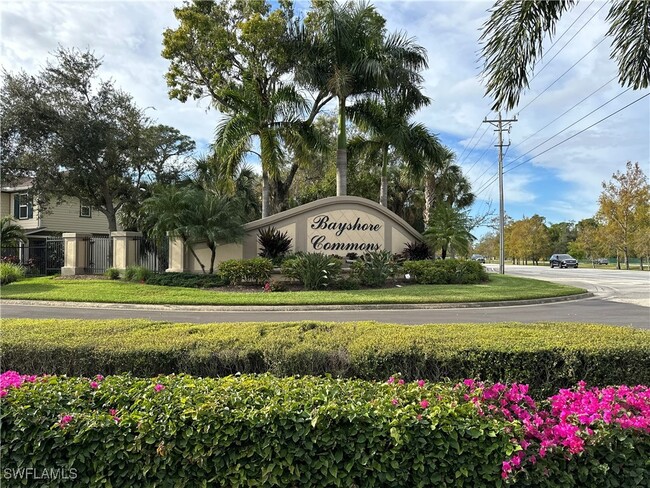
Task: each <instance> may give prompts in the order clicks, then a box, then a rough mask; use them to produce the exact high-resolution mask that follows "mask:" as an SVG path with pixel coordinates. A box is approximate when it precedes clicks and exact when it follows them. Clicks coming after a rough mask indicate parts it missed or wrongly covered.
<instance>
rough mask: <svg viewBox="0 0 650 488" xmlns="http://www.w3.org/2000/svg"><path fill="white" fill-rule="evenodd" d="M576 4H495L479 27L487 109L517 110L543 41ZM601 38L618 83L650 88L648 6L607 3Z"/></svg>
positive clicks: (639, 1) (623, 0) (565, 0)
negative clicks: (609, 40)
mask: <svg viewBox="0 0 650 488" xmlns="http://www.w3.org/2000/svg"><path fill="white" fill-rule="evenodd" d="M577 3H578V1H577V0H558V1H552V2H544V1H539V2H537V1H534V2H532V1H522V0H498V1H497V2H495V4H494V6H493V7H492V9H490V18H489V19H488V20H487V22H486V23H485V24H484V25H483V33H482V35H481V41H482V43H483V50H482V57H483V60H484V63H485V67H484V69H483V75H484V76H485V78H486V91H487V94H488V95H490V96H492V97H493V98H494V106H493V109H495V110H499V109H502V108H504V109H506V110H510V109H512V108H514V107H516V106H517V104H518V102H519V97H520V95H521V93H522V92H523V90H525V89H526V88H528V84H529V77H530V76H531V74H532V72H533V68H534V67H535V63H536V62H537V60H538V59H540V58H541V57H542V44H543V41H544V39H545V38H546V37H547V36H548V37H552V36H553V35H554V34H555V26H556V25H557V22H558V21H559V19H560V18H561V17H562V15H563V14H564V13H565V12H567V11H568V10H570V9H571V8H572V7H574V6H575V5H576V4H577ZM610 3H611V7H610V9H609V14H608V15H607V20H608V21H609V24H610V27H609V30H608V31H607V34H606V35H607V36H609V37H611V38H612V51H611V58H613V59H615V60H616V62H617V63H618V72H619V82H620V83H621V85H623V86H631V87H632V88H634V89H635V90H639V89H643V88H647V87H648V84H649V83H650V2H647V1H645V0H610Z"/></svg>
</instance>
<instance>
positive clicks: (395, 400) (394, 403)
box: [390, 398, 399, 405]
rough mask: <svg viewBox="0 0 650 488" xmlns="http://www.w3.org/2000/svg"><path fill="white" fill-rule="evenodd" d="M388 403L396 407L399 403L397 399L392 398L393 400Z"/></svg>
mask: <svg viewBox="0 0 650 488" xmlns="http://www.w3.org/2000/svg"><path fill="white" fill-rule="evenodd" d="M390 403H392V404H393V405H397V404H398V403H399V400H398V399H397V398H393V399H392V400H391V401H390Z"/></svg>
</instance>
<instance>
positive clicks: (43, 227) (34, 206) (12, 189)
mask: <svg viewBox="0 0 650 488" xmlns="http://www.w3.org/2000/svg"><path fill="white" fill-rule="evenodd" d="M30 189H31V182H30V181H29V180H27V181H25V182H23V183H20V184H16V185H14V186H3V187H2V188H1V191H0V216H1V217H4V216H5V215H11V216H12V217H13V218H14V220H15V221H16V223H18V225H20V226H21V227H22V228H23V229H25V234H26V235H27V237H28V239H29V243H30V244H32V243H35V242H37V241H42V240H43V239H45V238H47V237H51V236H60V235H61V234H62V233H63V232H83V233H86V234H92V235H98V236H99V235H105V236H108V221H107V220H106V217H105V216H104V214H102V213H101V212H98V211H96V210H94V209H92V208H91V207H90V206H88V205H84V204H83V202H81V201H79V199H78V198H74V197H70V198H68V199H67V200H65V201H63V202H61V203H59V204H56V203H55V202H52V204H51V206H49V207H48V209H47V211H41V209H40V208H39V207H38V203H36V199H35V198H34V196H33V195H32V194H31V193H30Z"/></svg>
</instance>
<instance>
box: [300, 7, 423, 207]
mask: <svg viewBox="0 0 650 488" xmlns="http://www.w3.org/2000/svg"><path fill="white" fill-rule="evenodd" d="M384 24H385V20H384V19H383V18H382V17H381V16H380V15H379V14H378V13H377V12H376V10H375V8H374V7H373V6H371V5H369V4H367V3H365V2H357V1H347V2H345V3H342V4H339V3H338V2H334V1H332V2H323V3H322V4H319V5H318V7H317V8H315V9H314V10H312V11H311V12H310V13H309V14H308V15H307V18H306V20H305V30H304V31H303V32H302V39H303V45H304V46H306V47H305V50H306V53H305V54H304V55H303V56H302V57H301V62H300V63H299V66H298V68H297V73H296V79H297V80H298V81H299V82H300V83H302V84H304V85H306V86H307V87H308V88H312V89H314V90H316V91H317V92H318V96H317V98H318V99H322V98H324V97H325V96H326V95H327V96H331V97H334V98H336V99H337V105H338V126H339V134H338V138H337V154H336V194H337V195H339V196H342V195H346V194H347V136H346V122H347V116H346V102H347V100H348V98H351V97H356V96H359V95H364V94H369V93H373V92H377V91H378V90H379V89H382V88H386V87H389V86H412V85H417V84H419V83H420V82H421V76H420V75H419V74H418V72H419V70H421V69H423V68H426V66H427V61H426V54H425V51H424V48H422V47H421V46H418V45H416V44H415V43H414V42H413V41H412V40H411V39H408V38H406V37H405V36H404V35H403V34H401V33H397V34H391V35H389V36H386V34H385V28H384Z"/></svg>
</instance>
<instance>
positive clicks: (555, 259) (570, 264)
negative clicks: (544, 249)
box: [548, 254, 578, 268]
mask: <svg viewBox="0 0 650 488" xmlns="http://www.w3.org/2000/svg"><path fill="white" fill-rule="evenodd" d="M548 261H549V262H550V263H551V268H555V267H556V266H557V267H558V268H577V267H578V260H577V259H574V258H572V257H571V256H570V255H569V254H553V255H552V256H551V258H550V259H549V260H548Z"/></svg>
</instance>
